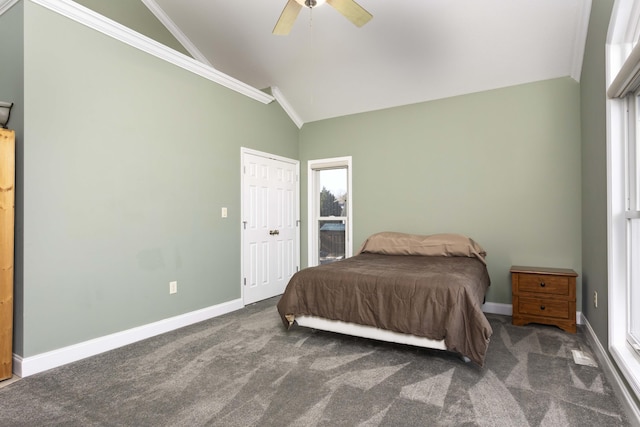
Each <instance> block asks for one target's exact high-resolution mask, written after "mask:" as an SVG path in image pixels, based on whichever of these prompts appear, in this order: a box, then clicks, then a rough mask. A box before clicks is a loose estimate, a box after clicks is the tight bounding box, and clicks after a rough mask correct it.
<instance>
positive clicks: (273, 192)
mask: <svg viewBox="0 0 640 427" xmlns="http://www.w3.org/2000/svg"><path fill="white" fill-rule="evenodd" d="M241 156H242V165H241V166H242V168H241V169H242V208H241V209H242V262H241V265H242V297H243V302H244V304H245V305H246V304H252V303H254V302H256V301H261V300H264V299H267V298H271V297H274V296H276V295H280V294H282V293H283V292H284V289H285V287H286V286H287V283H288V282H289V279H290V278H291V276H292V275H293V274H294V273H295V272H296V271H298V269H299V266H300V220H299V219H300V209H299V205H300V204H299V199H300V184H299V176H300V162H298V161H297V160H292V159H287V158H285V157H280V156H275V155H272V154H268V153H263V152H259V151H255V150H250V149H247V148H242V150H241Z"/></svg>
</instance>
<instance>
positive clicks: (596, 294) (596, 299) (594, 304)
mask: <svg viewBox="0 0 640 427" xmlns="http://www.w3.org/2000/svg"><path fill="white" fill-rule="evenodd" d="M593 306H594V307H595V308H598V291H593Z"/></svg>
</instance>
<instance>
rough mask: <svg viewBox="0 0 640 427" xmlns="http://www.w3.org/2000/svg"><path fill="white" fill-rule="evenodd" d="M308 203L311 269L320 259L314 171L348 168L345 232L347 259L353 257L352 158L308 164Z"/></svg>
mask: <svg viewBox="0 0 640 427" xmlns="http://www.w3.org/2000/svg"><path fill="white" fill-rule="evenodd" d="M307 165H308V166H307V202H308V205H307V206H308V208H307V213H308V219H309V220H308V221H307V223H308V224H309V225H308V228H307V235H308V236H309V238H308V239H307V240H308V241H309V247H308V265H309V267H312V266H315V265H318V263H319V261H318V257H317V251H316V248H317V247H318V234H317V233H315V232H314V227H315V225H316V224H315V220H316V218H315V215H314V212H315V210H314V209H315V206H316V201H315V195H316V190H315V184H316V182H315V178H314V171H317V170H319V169H331V168H338V167H346V168H347V218H348V220H347V224H346V231H345V238H346V240H347V241H346V245H345V246H346V247H345V257H347V258H348V257H350V256H352V255H353V243H352V242H353V203H352V197H353V185H352V180H351V172H352V169H353V168H352V159H351V156H345V157H333V158H329V159H318V160H309V161H308V163H307Z"/></svg>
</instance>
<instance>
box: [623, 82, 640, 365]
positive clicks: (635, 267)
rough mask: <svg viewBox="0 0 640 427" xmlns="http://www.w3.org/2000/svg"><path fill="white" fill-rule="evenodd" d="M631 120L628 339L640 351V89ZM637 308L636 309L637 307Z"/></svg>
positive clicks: (630, 105)
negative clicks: (639, 158) (639, 157)
mask: <svg viewBox="0 0 640 427" xmlns="http://www.w3.org/2000/svg"><path fill="white" fill-rule="evenodd" d="M625 101H626V103H627V105H628V111H629V121H628V132H629V136H628V138H627V147H626V155H625V157H626V177H625V178H626V179H625V181H626V182H625V183H626V191H625V193H626V194H625V195H626V199H627V201H626V206H625V222H626V242H627V266H628V268H627V278H626V288H627V295H628V297H627V322H628V324H627V341H628V342H629V345H630V346H631V348H633V349H634V351H636V352H637V353H639V354H640V309H639V308H640V197H639V194H638V191H639V190H640V185H639V184H640V180H639V178H640V177H639V173H638V172H639V171H638V169H639V167H640V162H639V161H638V154H639V153H638V149H637V147H640V132H638V130H639V129H640V92H636V93H635V94H633V95H629V96H628V98H627V99H625ZM633 308H635V310H634V309H633Z"/></svg>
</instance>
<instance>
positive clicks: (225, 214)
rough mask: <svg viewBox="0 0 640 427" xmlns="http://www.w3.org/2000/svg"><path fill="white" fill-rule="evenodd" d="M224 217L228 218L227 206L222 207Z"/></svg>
mask: <svg viewBox="0 0 640 427" xmlns="http://www.w3.org/2000/svg"><path fill="white" fill-rule="evenodd" d="M221 215H222V218H226V217H227V208H222V214H221Z"/></svg>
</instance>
